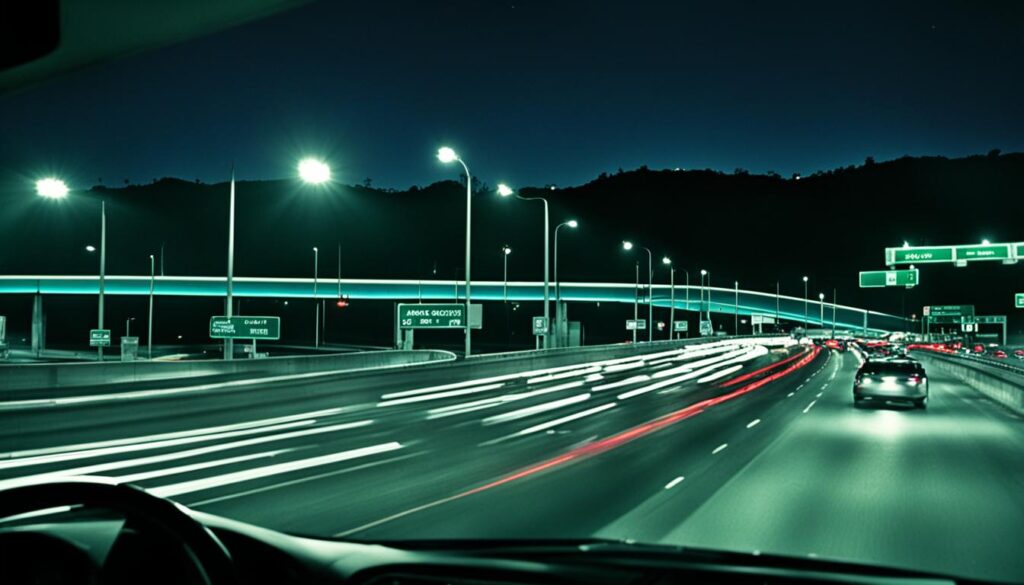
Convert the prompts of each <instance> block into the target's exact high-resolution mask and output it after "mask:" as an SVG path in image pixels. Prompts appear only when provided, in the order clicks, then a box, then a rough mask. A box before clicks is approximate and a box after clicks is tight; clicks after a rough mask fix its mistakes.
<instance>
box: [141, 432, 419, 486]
mask: <svg viewBox="0 0 1024 585" xmlns="http://www.w3.org/2000/svg"><path fill="white" fill-rule="evenodd" d="M401 448H402V444H401V443H399V442H397V441H391V442H390V443H381V444H379V445H373V446H371V447H363V448H361V449H352V450H349V451H342V452H341V453H331V454H329V455H321V456H319V457H310V458H308V459H299V460H297V461H288V462H286V463H276V464H274V465H267V466H266V467H256V468H254V469H246V470H243V471H236V472H233V473H225V474H224V475H216V476H212V477H204V478H202V479H194V480H191V481H183V482H180V483H175V484H170V485H164V486H160V487H156V488H150V489H149V490H148V491H149V492H150V493H152V494H154V495H156V496H159V497H162V498H167V497H172V496H180V495H182V494H189V493H192V492H198V491H202V490H208V489H210V488H215V487H220V486H225V485H230V484H233V483H241V482H244V481H250V480H253V479H260V478H264V477H270V476H272V475H281V474H283V473H291V472H293V471H301V470H303V469H309V468H311V467H320V466H323V465H331V464H333V463H340V462H342V461H348V460H350V459H358V458H360V457H369V456H370V455H377V454H379V453H388V452H391V451H396V450H398V449H401Z"/></svg>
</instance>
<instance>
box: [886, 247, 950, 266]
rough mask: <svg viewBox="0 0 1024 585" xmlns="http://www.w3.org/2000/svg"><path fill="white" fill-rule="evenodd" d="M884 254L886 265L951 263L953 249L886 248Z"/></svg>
mask: <svg viewBox="0 0 1024 585" xmlns="http://www.w3.org/2000/svg"><path fill="white" fill-rule="evenodd" d="M885 252H886V254H885V255H886V264H926V263H929V262H952V261H953V248H952V247H951V246H942V247H933V248H886V249H885ZM890 253H891V256H890Z"/></svg>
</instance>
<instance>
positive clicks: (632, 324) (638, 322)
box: [626, 319, 647, 331]
mask: <svg viewBox="0 0 1024 585" xmlns="http://www.w3.org/2000/svg"><path fill="white" fill-rule="evenodd" d="M646 329H647V319H627V320H626V331H644V330H646Z"/></svg>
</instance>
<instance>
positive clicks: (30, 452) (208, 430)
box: [0, 408, 342, 460]
mask: <svg viewBox="0 0 1024 585" xmlns="http://www.w3.org/2000/svg"><path fill="white" fill-rule="evenodd" d="M341 411H342V409H341V408H327V409H324V410H314V411H312V412H303V413H300V414H291V415H288V416H278V417H274V418H264V419H259V420H251V421H246V422H241V423H235V424H229V425H218V426H215V427H205V428H199V429H189V430H187V431H174V432H169V433H158V434H155V435H142V436H135V437H126V438H123V439H110V440H107V441H94V442H91V443H76V444H74V445H61V446H57V447H43V448H39V449H23V450H21V451H12V452H10V453H0V460H2V459H17V458H20V457H35V456H39V455H50V454H53V453H67V452H68V451H85V450H90V449H101V448H104V447H117V446H120V445H131V444H136V443H150V442H154V441H162V440H165V439H179V438H183V437H194V436H196V435H211V434H215V433H220V432H224V431H234V430H240V429H250V428H253V427H266V426H271V425H275V424H279V423H286V422H292V421H296V420H304V419H307V418H319V417H324V416H330V415H333V414H338V413H339V412H341Z"/></svg>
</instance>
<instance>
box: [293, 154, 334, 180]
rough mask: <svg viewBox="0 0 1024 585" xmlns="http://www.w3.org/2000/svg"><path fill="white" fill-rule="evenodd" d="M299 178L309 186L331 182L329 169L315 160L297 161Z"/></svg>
mask: <svg viewBox="0 0 1024 585" xmlns="http://www.w3.org/2000/svg"><path fill="white" fill-rule="evenodd" d="M299 178H301V179H302V180H303V182H306V183H309V184H310V185H320V184H322V183H326V182H328V181H330V180H331V167H329V166H327V164H326V163H324V162H322V161H319V160H316V159H315V158H306V159H302V160H301V161H299Z"/></svg>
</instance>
